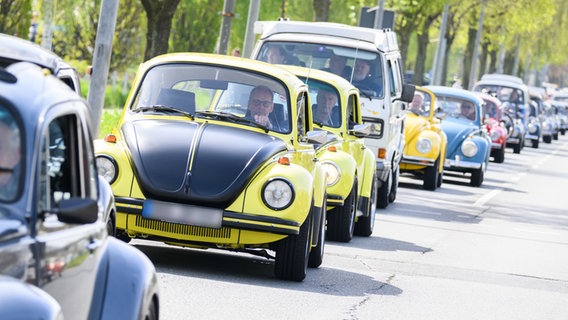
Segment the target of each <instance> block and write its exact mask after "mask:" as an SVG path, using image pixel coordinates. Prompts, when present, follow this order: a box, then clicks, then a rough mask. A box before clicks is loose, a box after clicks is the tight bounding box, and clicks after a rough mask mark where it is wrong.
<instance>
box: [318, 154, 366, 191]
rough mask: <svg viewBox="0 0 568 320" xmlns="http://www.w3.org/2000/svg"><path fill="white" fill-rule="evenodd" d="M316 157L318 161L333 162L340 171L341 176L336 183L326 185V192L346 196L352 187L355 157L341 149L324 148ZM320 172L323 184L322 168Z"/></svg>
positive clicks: (355, 169) (355, 170) (355, 164)
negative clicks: (330, 149)
mask: <svg viewBox="0 0 568 320" xmlns="http://www.w3.org/2000/svg"><path fill="white" fill-rule="evenodd" d="M318 159H319V162H320V163H324V162H330V163H333V164H335V165H336V166H337V167H338V168H339V171H340V175H341V177H340V179H339V181H338V182H337V183H336V184H334V185H332V186H328V187H327V194H328V195H334V196H340V197H342V198H343V199H345V198H347V196H349V193H350V192H351V188H353V182H354V181H355V173H356V172H357V163H356V162H355V159H353V157H352V156H351V155H350V154H348V153H346V152H344V151H342V150H337V151H329V150H325V151H324V152H322V153H321V154H319V155H318ZM322 173H323V178H324V185H325V183H326V182H325V172H323V169H322Z"/></svg>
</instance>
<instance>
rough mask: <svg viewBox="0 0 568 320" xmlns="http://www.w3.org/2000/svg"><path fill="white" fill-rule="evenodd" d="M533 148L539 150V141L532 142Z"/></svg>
mask: <svg viewBox="0 0 568 320" xmlns="http://www.w3.org/2000/svg"><path fill="white" fill-rule="evenodd" d="M531 146H532V147H533V148H534V149H538V140H531Z"/></svg>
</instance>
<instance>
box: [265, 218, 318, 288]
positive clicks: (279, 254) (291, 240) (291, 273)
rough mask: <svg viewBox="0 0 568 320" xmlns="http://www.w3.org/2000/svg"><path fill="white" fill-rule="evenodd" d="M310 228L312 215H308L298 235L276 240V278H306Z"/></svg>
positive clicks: (294, 279) (300, 279)
mask: <svg viewBox="0 0 568 320" xmlns="http://www.w3.org/2000/svg"><path fill="white" fill-rule="evenodd" d="M311 228H312V217H311V216H310V215H308V217H307V218H306V221H304V224H302V226H301V227H300V233H299V234H298V235H294V236H288V237H286V238H284V239H282V240H280V242H278V245H277V247H276V259H275V262H274V275H275V276H276V277H277V278H278V279H282V280H290V281H302V280H304V279H305V278H306V272H307V270H308V256H309V254H310V229H311Z"/></svg>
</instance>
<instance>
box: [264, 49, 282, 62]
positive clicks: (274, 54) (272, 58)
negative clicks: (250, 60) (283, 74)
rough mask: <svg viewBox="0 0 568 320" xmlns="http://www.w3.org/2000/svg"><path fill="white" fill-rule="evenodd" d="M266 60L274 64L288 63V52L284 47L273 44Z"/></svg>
mask: <svg viewBox="0 0 568 320" xmlns="http://www.w3.org/2000/svg"><path fill="white" fill-rule="evenodd" d="M266 61H268V63H272V64H286V52H285V51H284V49H283V48H282V47H279V46H271V47H270V48H268V52H266Z"/></svg>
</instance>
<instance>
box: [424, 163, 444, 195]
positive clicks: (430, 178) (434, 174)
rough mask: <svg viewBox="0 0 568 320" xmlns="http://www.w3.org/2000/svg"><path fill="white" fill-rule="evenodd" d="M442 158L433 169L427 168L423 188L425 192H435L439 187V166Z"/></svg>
mask: <svg viewBox="0 0 568 320" xmlns="http://www.w3.org/2000/svg"><path fill="white" fill-rule="evenodd" d="M439 161H440V158H438V159H436V161H435V162H434V165H433V166H431V167H426V169H425V170H424V179H423V183H422V187H423V188H424V190H430V191H434V190H436V187H437V186H438V166H439Z"/></svg>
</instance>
